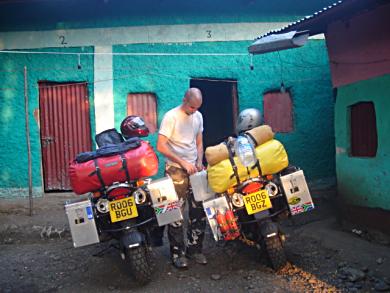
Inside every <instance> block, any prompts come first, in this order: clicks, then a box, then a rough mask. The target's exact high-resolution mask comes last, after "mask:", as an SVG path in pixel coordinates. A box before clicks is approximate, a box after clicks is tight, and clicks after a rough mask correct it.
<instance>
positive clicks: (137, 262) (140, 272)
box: [126, 246, 152, 285]
mask: <svg viewBox="0 0 390 293" xmlns="http://www.w3.org/2000/svg"><path fill="white" fill-rule="evenodd" d="M126 259H127V261H128V262H129V265H130V268H131V273H132V274H133V276H134V278H135V280H136V281H137V283H138V284H140V285H145V284H147V283H149V282H150V281H151V280H152V264H151V255H150V253H149V251H148V249H147V247H146V246H138V247H135V248H128V249H127V250H126Z"/></svg>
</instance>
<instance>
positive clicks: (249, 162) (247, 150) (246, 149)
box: [235, 135, 257, 167]
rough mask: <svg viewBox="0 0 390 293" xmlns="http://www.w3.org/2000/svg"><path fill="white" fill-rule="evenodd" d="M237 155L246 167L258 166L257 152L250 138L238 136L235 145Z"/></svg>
mask: <svg viewBox="0 0 390 293" xmlns="http://www.w3.org/2000/svg"><path fill="white" fill-rule="evenodd" d="M235 149H236V155H237V156H238V159H239V160H240V162H241V164H243V165H244V167H250V166H253V165H254V164H256V161H257V160H256V157H255V150H254V148H253V145H252V144H251V143H250V141H249V140H248V138H246V137H245V136H241V135H240V136H238V137H237V140H236V144H235Z"/></svg>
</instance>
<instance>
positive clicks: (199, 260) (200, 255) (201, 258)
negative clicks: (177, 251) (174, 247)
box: [187, 253, 207, 265]
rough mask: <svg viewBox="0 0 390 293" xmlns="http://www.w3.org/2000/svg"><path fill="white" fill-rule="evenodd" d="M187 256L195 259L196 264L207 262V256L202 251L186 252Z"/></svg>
mask: <svg viewBox="0 0 390 293" xmlns="http://www.w3.org/2000/svg"><path fill="white" fill-rule="evenodd" d="M187 257H188V258H189V259H192V260H194V261H196V262H197V263H198V264H201V265H205V264H207V258H206V256H205V255H204V254H203V253H194V254H187Z"/></svg>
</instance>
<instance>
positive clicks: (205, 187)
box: [190, 170, 215, 201]
mask: <svg viewBox="0 0 390 293" xmlns="http://www.w3.org/2000/svg"><path fill="white" fill-rule="evenodd" d="M190 183H191V187H192V192H193V194H194V198H195V200H196V201H205V200H208V199H210V198H213V197H214V195H215V192H213V191H212V190H211V188H210V186H209V182H208V181H207V171H206V170H202V171H200V172H197V173H195V174H192V175H191V176H190Z"/></svg>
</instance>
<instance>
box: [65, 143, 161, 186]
mask: <svg viewBox="0 0 390 293" xmlns="http://www.w3.org/2000/svg"><path fill="white" fill-rule="evenodd" d="M157 170H158V159H157V156H156V153H155V152H154V150H153V148H152V146H151V145H150V144H149V143H148V142H146V141H143V140H140V145H139V146H138V147H137V148H133V149H130V150H127V151H125V152H123V153H122V154H116V155H112V156H105V157H98V158H95V159H93V160H89V161H86V162H83V163H78V162H77V161H76V160H74V161H72V162H71V163H70V166H69V177H70V184H71V186H72V189H73V191H74V192H75V193H77V194H83V193H86V192H90V191H96V190H99V189H101V188H103V187H104V186H109V185H111V184H112V183H114V182H125V181H128V180H136V179H140V178H144V177H150V176H153V175H155V174H156V173H157Z"/></svg>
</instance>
